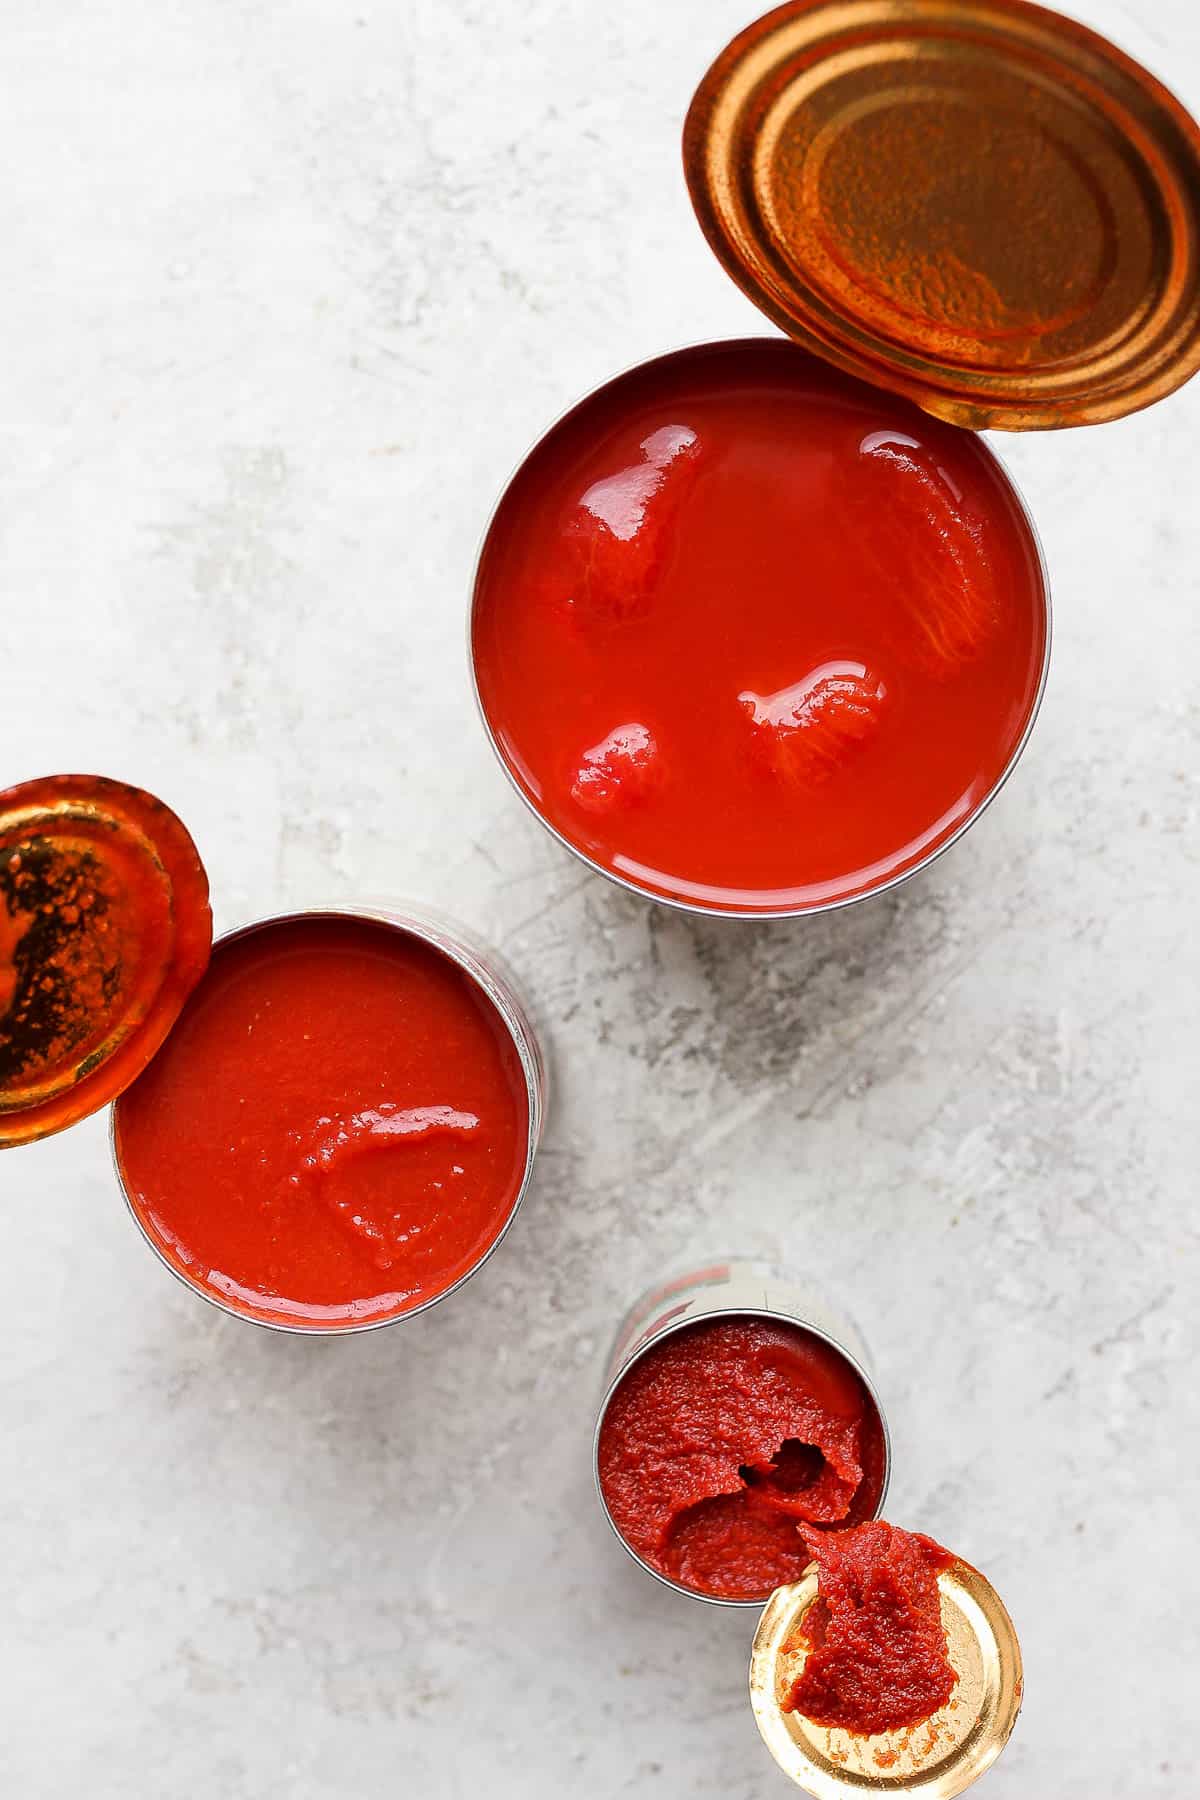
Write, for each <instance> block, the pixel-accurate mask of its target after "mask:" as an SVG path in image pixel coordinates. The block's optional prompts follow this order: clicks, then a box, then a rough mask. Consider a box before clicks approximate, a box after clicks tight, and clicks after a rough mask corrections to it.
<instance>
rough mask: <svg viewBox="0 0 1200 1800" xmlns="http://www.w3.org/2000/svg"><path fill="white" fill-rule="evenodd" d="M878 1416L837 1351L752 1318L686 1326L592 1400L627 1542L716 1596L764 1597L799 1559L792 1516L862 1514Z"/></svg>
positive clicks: (802, 1551)
mask: <svg viewBox="0 0 1200 1800" xmlns="http://www.w3.org/2000/svg"><path fill="white" fill-rule="evenodd" d="M885 1468H886V1450H885V1445H884V1438H883V1427H882V1424H881V1422H880V1419H879V1413H878V1410H877V1409H876V1407H875V1404H874V1402H873V1400H872V1399H871V1396H870V1395H869V1393H868V1392H867V1389H866V1386H865V1384H864V1382H863V1380H862V1378H861V1376H860V1375H859V1374H858V1373H857V1371H856V1370H855V1369H854V1368H853V1366H852V1365H851V1364H850V1363H849V1362H848V1361H847V1359H846V1358H845V1357H844V1356H843V1355H842V1354H841V1353H840V1352H839V1351H837V1350H835V1349H834V1348H833V1347H832V1346H831V1345H830V1344H827V1343H826V1342H825V1341H824V1339H822V1338H818V1337H816V1336H815V1335H814V1334H813V1333H811V1332H807V1331H803V1330H801V1329H800V1328H799V1327H798V1326H793V1325H784V1324H776V1323H773V1322H772V1321H770V1320H767V1319H765V1318H735V1319H720V1320H716V1321H712V1322H706V1323H701V1324H697V1325H690V1326H687V1327H685V1328H684V1329H683V1330H681V1331H677V1332H674V1333H672V1334H671V1335H670V1336H669V1337H666V1338H665V1339H664V1340H663V1341H662V1342H661V1343H658V1344H655V1345H653V1346H651V1348H650V1349H649V1350H647V1351H646V1352H645V1353H644V1354H643V1355H642V1356H640V1357H639V1358H638V1359H637V1360H636V1361H635V1362H634V1363H633V1364H632V1365H631V1366H630V1368H629V1371H628V1373H627V1374H626V1375H625V1376H624V1377H623V1378H622V1380H621V1381H620V1383H619V1384H618V1386H617V1388H616V1391H615V1392H614V1394H613V1395H612V1398H611V1399H610V1400H609V1403H608V1406H607V1408H606V1410H605V1415H604V1422H603V1425H602V1426H601V1430H600V1442H599V1450H598V1469H599V1476H600V1486H601V1490H602V1492H603V1495H604V1500H605V1504H606V1506H607V1507H608V1511H609V1515H610V1517H611V1518H612V1521H613V1523H614V1525H615V1526H616V1528H617V1530H618V1531H619V1532H620V1533H621V1535H622V1537H623V1538H625V1540H626V1542H627V1543H628V1544H629V1546H630V1548H631V1549H633V1550H634V1551H636V1553H637V1554H638V1555H639V1556H640V1557H641V1558H642V1559H643V1560H644V1561H645V1562H647V1563H649V1565H650V1567H651V1568H653V1569H656V1570H657V1571H658V1572H659V1573H660V1574H662V1575H666V1576H667V1577H668V1578H669V1579H670V1580H672V1581H676V1582H678V1583H679V1584H680V1585H681V1586H683V1587H688V1588H692V1589H694V1590H695V1591H696V1592H698V1593H702V1594H708V1595H711V1596H713V1597H714V1598H717V1599H723V1600H757V1599H762V1600H765V1599H766V1598H767V1596H768V1595H769V1594H770V1593H771V1592H772V1590H773V1589H774V1588H777V1587H779V1586H781V1585H782V1584H783V1583H785V1582H789V1581H797V1580H799V1578H800V1576H801V1574H802V1573H803V1571H804V1569H805V1567H806V1566H807V1565H808V1563H809V1562H810V1561H811V1557H810V1554H809V1552H808V1550H807V1549H806V1548H805V1545H804V1542H803V1540H802V1538H801V1536H800V1533H799V1531H798V1529H797V1528H798V1526H801V1525H807V1526H811V1527H828V1526H834V1525H844V1524H854V1523H857V1522H858V1521H859V1520H862V1519H866V1518H870V1517H871V1516H872V1515H873V1514H874V1512H875V1511H876V1509H877V1508H878V1505H879V1501H880V1496H881V1494H882V1491H883V1481H884V1474H885Z"/></svg>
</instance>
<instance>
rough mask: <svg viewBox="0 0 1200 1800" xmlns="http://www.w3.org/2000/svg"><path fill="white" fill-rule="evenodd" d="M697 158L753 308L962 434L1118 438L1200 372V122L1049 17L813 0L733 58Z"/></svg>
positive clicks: (743, 40)
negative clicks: (1063, 432)
mask: <svg viewBox="0 0 1200 1800" xmlns="http://www.w3.org/2000/svg"><path fill="white" fill-rule="evenodd" d="M683 151H684V167H685V172H686V176H687V182H688V188H689V191H690V193H691V198H692V203H693V206H694V207H695V210H696V213H697V216H698V218H699V220H700V224H701V226H702V228H703V230H704V233H705V235H706V237H707V238H708V241H709V243H710V245H711V246H712V248H713V250H714V251H715V252H716V254H717V256H718V257H719V258H720V260H721V262H722V263H723V265H724V266H725V268H726V269H727V270H728V272H729V273H730V274H731V275H732V276H733V278H734V280H735V281H736V282H737V283H738V284H739V286H740V287H741V288H742V289H743V290H744V292H745V293H746V294H748V295H749V297H750V298H751V299H752V300H753V301H754V302H755V304H756V305H757V306H759V307H760V308H761V310H762V311H763V312H764V313H766V314H767V316H768V317H769V318H771V319H772V320H774V321H775V323H776V324H778V325H780V326H781V327H782V328H783V330H784V331H786V332H787V333H788V334H789V335H790V336H792V337H794V338H796V339H797V340H798V341H799V342H801V343H804V344H806V345H808V346H809V347H810V348H811V349H813V350H815V351H816V352H817V353H818V354H819V355H821V356H824V357H825V358H827V359H828V360H829V361H831V362H834V363H836V364H838V366H839V367H841V368H844V369H847V370H849V371H850V372H851V373H852V374H855V375H858V376H860V377H862V378H864V379H865V380H867V381H870V382H872V383H874V384H875V385H876V386H878V387H885V388H890V389H892V390H894V391H896V392H899V393H903V394H906V395H907V396H908V397H909V398H910V399H913V400H915V401H916V402H917V403H918V404H919V405H920V406H922V407H924V408H925V410H926V411H927V412H931V413H934V414H936V415H938V416H939V417H941V418H944V419H948V420H949V421H950V422H951V423H953V424H958V425H965V426H970V427H973V428H975V429H981V428H983V427H985V426H995V427H1000V428H1003V429H1006V430H1024V429H1046V428H1050V427H1057V426H1066V425H1086V424H1097V423H1100V422H1101V421H1103V420H1107V419H1114V418H1119V417H1122V416H1123V415H1125V414H1127V413H1130V412H1134V411H1137V410H1138V409H1139V408H1141V407H1144V406H1148V405H1150V404H1151V403H1152V402H1153V401H1155V400H1158V399H1160V398H1162V397H1163V396H1164V395H1166V394H1169V393H1171V392H1173V391H1174V390H1175V389H1176V388H1178V387H1180V386H1182V384H1183V383H1184V382H1185V381H1186V380H1188V378H1189V377H1190V376H1191V375H1193V374H1194V373H1195V372H1196V369H1197V368H1198V367H1200V127H1197V124H1196V122H1195V120H1194V119H1192V118H1191V116H1190V115H1189V114H1188V113H1187V112H1186V110H1185V109H1184V108H1183V106H1181V104H1180V103H1179V101H1178V100H1176V99H1175V97H1174V96H1173V95H1172V94H1171V93H1170V92H1169V91H1168V90H1167V89H1166V88H1165V87H1163V86H1162V84H1161V83H1160V82H1158V81H1157V80H1155V78H1154V77H1153V76H1152V75H1150V74H1149V73H1148V72H1147V71H1146V70H1145V69H1143V68H1142V67H1141V66H1140V65H1139V64H1138V63H1136V62H1134V61H1133V59H1132V58H1131V57H1128V56H1126V55H1125V54H1124V53H1123V52H1122V51H1120V50H1118V49H1116V48H1115V47H1114V46H1113V45H1112V44H1110V43H1109V42H1108V41H1107V40H1106V39H1105V38H1103V37H1101V36H1100V35H1099V34H1098V33H1096V32H1094V31H1091V30H1089V29H1088V28H1087V27H1085V26H1083V25H1078V24H1076V23H1075V22H1074V21H1072V20H1068V19H1065V18H1063V17H1061V16H1060V15H1059V14H1057V13H1054V12H1050V11H1048V10H1047V9H1045V8H1043V7H1040V6H1034V5H1029V4H1026V0H901V3H900V4H897V0H792V3H791V4H788V5H785V6H782V7H780V8H778V9H777V10H776V11H774V12H771V13H768V14H767V16H766V17H765V18H763V19H760V20H758V22H757V23H756V24H753V25H751V26H750V27H748V29H747V30H745V31H743V32H742V33H741V34H740V35H739V36H738V37H736V38H735V39H734V40H733V42H732V43H731V44H730V45H728V47H727V48H726V49H725V50H724V51H723V52H722V53H721V55H720V56H719V57H718V58H717V60H716V62H715V63H714V64H713V66H712V68H711V69H710V70H709V72H708V74H707V75H706V76H705V77H704V79H703V81H702V82H701V84H700V86H699V88H698V90H697V92H696V95H695V98H694V99H693V101H692V105H691V108H690V110H689V112H688V117H687V122H686V125H685V127H684V138H683Z"/></svg>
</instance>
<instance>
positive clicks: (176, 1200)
mask: <svg viewBox="0 0 1200 1800" xmlns="http://www.w3.org/2000/svg"><path fill="white" fill-rule="evenodd" d="M540 1104H541V1071H540V1064H539V1062H538V1059H537V1055H536V1051H535V1050H534V1048H533V1043H532V1038H531V1035H530V1034H529V1032H528V1029H527V1026H526V1023H525V1021H524V1017H523V1014H522V1013H521V1011H520V1009H519V1007H518V1006H517V1004H516V1002H515V1001H514V1000H513V998H512V995H511V991H510V990H508V989H507V987H506V986H504V985H501V984H498V983H497V980H496V978H495V977H494V975H493V976H488V974H487V972H486V971H485V970H484V968H483V966H482V965H480V964H478V963H476V962H475V961H474V959H473V957H472V955H471V953H470V952H469V951H467V950H466V948H465V947H464V946H463V945H462V944H461V942H458V941H456V940H454V939H453V938H446V937H444V936H439V934H438V933H437V932H435V931H433V930H432V928H430V927H428V926H425V927H420V926H418V925H417V924H416V922H415V921H413V920H401V919H394V918H390V917H388V916H386V915H373V916H363V915H357V914H352V913H332V912H330V913H310V914H303V915H297V916H294V917H286V918H280V919H274V920H268V921H266V922H265V923H263V924H261V925H258V926H252V927H250V928H248V929H247V930H245V931H241V932H237V933H234V934H233V935H232V936H230V937H228V938H225V939H222V940H221V941H220V942H219V943H218V944H217V945H216V947H215V949H214V951H213V956H212V961H211V963H210V965H209V968H208V972H207V974H206V975H205V976H204V978H203V979H202V981H201V982H200V983H199V985H198V986H197V988H196V989H195V990H194V992H193V994H192V996H191V998H190V999H189V1001H188V1002H187V1004H186V1006H185V1007H184V1009H183V1012H182V1014H181V1016H180V1018H179V1020H178V1022H177V1023H176V1025H175V1027H174V1029H173V1031H172V1032H171V1034H170V1036H169V1038H168V1039H167V1042H166V1043H165V1045H164V1046H163V1048H162V1049H161V1050H160V1051H159V1052H158V1054H157V1055H156V1056H155V1057H154V1059H153V1060H152V1062H151V1063H150V1064H149V1066H148V1067H147V1068H146V1070H145V1071H144V1073H143V1074H142V1075H141V1076H140V1077H139V1079H138V1080H137V1081H136V1082H134V1084H133V1085H132V1087H130V1088H128V1089H127V1090H126V1091H125V1092H124V1093H123V1094H122V1095H121V1097H120V1099H119V1100H118V1101H117V1103H116V1106H115V1108H114V1115H113V1142H114V1150H115V1155H116V1161H117V1168H118V1172H119V1175H120V1179H121V1182H122V1185H123V1187H124V1190H125V1193H126V1196H127V1198H128V1201H129V1204H130V1207H131V1209H132V1212H133V1215H134V1218H135V1219H136V1221H137V1223H138V1224H139V1226H140V1227H141V1229H142V1231H143V1233H144V1234H145V1236H146V1237H147V1239H148V1240H149V1242H150V1243H151V1245H152V1247H153V1248H154V1249H155V1250H156V1251H157V1252H158V1254H159V1255H160V1256H161V1257H162V1259H163V1260H164V1261H165V1262H166V1263H167V1265H168V1266H169V1267H170V1268H171V1269H172V1270H173V1271H174V1272H175V1273H176V1274H177V1275H179V1276H181V1277H182V1279H183V1280H184V1281H185V1282H187V1283H188V1285H189V1286H191V1287H192V1288H194V1289H195V1290H196V1291H197V1292H199V1293H201V1294H203V1295H204V1296H205V1298H207V1299H210V1300H214V1301H216V1302H217V1304H219V1305H222V1306H224V1307H225V1308H227V1309H228V1310H230V1311H233V1312H236V1313H239V1314H241V1315H243V1316H245V1317H247V1318H251V1319H254V1320H257V1321H258V1322H260V1323H264V1324H271V1325H283V1326H287V1327H291V1328H293V1329H299V1330H308V1331H338V1330H347V1329H355V1328H357V1327H361V1326H365V1325H370V1324H381V1323H384V1322H386V1321H388V1320H390V1319H394V1318H397V1317H399V1316H401V1315H402V1314H405V1313H410V1312H413V1311H416V1310H418V1309H419V1308H421V1307H423V1306H427V1305H429V1304H430V1303H431V1302H432V1301H434V1300H437V1299H439V1298H441V1297H442V1296H443V1295H444V1294H446V1293H447V1292H449V1290H450V1289H451V1288H453V1287H455V1286H457V1285H458V1283H459V1282H460V1281H462V1280H464V1279H465V1277H466V1276H467V1275H469V1274H470V1273H471V1272H472V1271H473V1270H474V1269H475V1268H477V1267H478V1265H479V1264H480V1263H481V1262H482V1261H483V1259H484V1257H485V1256H486V1255H487V1254H488V1253H489V1251H490V1250H491V1249H492V1248H493V1247H494V1245H495V1244H496V1242H497V1241H498V1239H499V1238H500V1236H501V1235H502V1234H503V1232H504V1230H505V1228H506V1227H507V1225H508V1223H509V1221H510V1219H511V1218H512V1215H513V1213H514V1211H515V1209H516V1206H517V1203H518V1201H519V1199H520V1197H521V1194H522V1192H523V1190H524V1187H525V1183H526V1179H527V1174H528V1170H529V1165H530V1161H531V1157H532V1153H533V1147H534V1146H535V1144H536V1141H537V1135H538V1130H539V1119H540Z"/></svg>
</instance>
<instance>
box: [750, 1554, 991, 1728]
mask: <svg viewBox="0 0 1200 1800" xmlns="http://www.w3.org/2000/svg"><path fill="white" fill-rule="evenodd" d="M801 1536H802V1537H803V1539H804V1543H805V1546H806V1550H807V1552H808V1554H809V1555H811V1556H812V1557H813V1558H814V1559H815V1561H816V1564H817V1570H818V1578H817V1579H818V1588H817V1598H816V1600H815V1601H814V1602H813V1604H812V1606H810V1607H809V1609H808V1611H807V1612H806V1613H805V1615H804V1618H803V1620H802V1621H801V1623H800V1625H799V1627H798V1629H797V1632H796V1645H795V1647H796V1648H800V1649H804V1650H806V1651H807V1653H808V1654H807V1658H806V1660H805V1664H804V1668H803V1670H802V1672H801V1674H800V1675H799V1676H798V1677H797V1679H796V1680H795V1681H794V1682H793V1683H792V1686H791V1688H790V1690H789V1692H788V1694H787V1696H786V1698H785V1699H784V1701H783V1709H784V1711H785V1712H798V1713H803V1715H804V1716H805V1718H807V1719H811V1720H812V1721H813V1723H814V1724H815V1725H825V1726H836V1727H840V1728H841V1729H842V1730H843V1731H852V1732H856V1733H858V1734H860V1735H862V1736H871V1735H873V1734H874V1733H876V1732H882V1731H898V1730H900V1729H901V1727H903V1726H906V1725H918V1724H920V1723H921V1721H922V1720H923V1719H927V1718H929V1716H930V1715H931V1714H932V1713H935V1712H937V1711H938V1710H939V1708H941V1707H943V1706H945V1704H946V1702H947V1700H949V1698H950V1695H951V1693H952V1691H953V1688H954V1684H955V1682H956V1681H957V1680H958V1677H957V1675H956V1674H955V1672H954V1669H953V1667H952V1665H951V1663H950V1659H949V1657H948V1656H947V1654H946V1634H945V1631H944V1630H943V1627H942V1610H941V1597H940V1595H939V1592H938V1580H937V1578H938V1575H939V1574H940V1573H941V1571H942V1570H943V1569H948V1568H949V1567H950V1566H951V1564H952V1563H953V1561H954V1558H953V1557H952V1556H951V1555H950V1554H949V1553H948V1552H947V1551H945V1550H943V1549H942V1548H941V1546H940V1545H939V1544H935V1543H934V1541H933V1539H932V1538H927V1537H922V1536H920V1535H919V1534H918V1533H915V1532H909V1531H900V1530H898V1529H897V1527H896V1526H894V1525H887V1524H885V1523H884V1522H883V1521H882V1520H881V1519H877V1520H871V1521H868V1522H867V1523H865V1524H862V1525H859V1526H857V1527H856V1528H855V1529H853V1530H849V1531H830V1532H819V1531H812V1530H807V1529H804V1528H802V1530H801Z"/></svg>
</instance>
